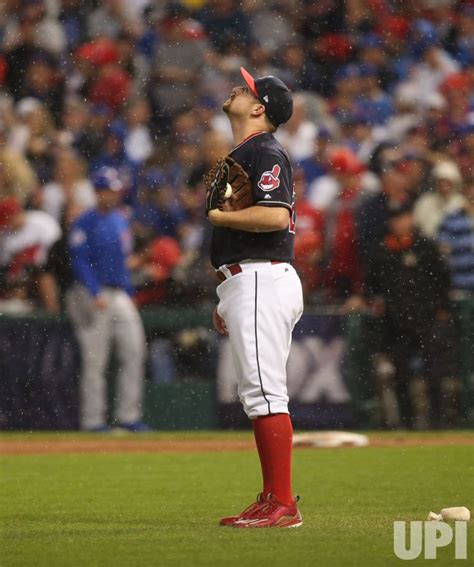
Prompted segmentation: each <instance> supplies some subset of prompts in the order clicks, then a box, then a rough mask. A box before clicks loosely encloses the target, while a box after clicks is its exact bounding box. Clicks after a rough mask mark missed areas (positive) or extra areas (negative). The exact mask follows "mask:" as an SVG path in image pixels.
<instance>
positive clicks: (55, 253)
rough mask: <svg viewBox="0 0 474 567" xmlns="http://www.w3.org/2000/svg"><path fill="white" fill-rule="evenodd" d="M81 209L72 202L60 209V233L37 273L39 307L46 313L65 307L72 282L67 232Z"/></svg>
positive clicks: (59, 310) (55, 311)
mask: <svg viewBox="0 0 474 567" xmlns="http://www.w3.org/2000/svg"><path fill="white" fill-rule="evenodd" d="M81 213H82V210H81V209H80V208H78V207H76V206H75V205H74V204H72V205H69V204H66V205H65V206H64V207H63V209H62V217H61V229H62V235H61V238H60V239H59V240H57V241H56V242H55V243H54V244H53V246H52V247H51V248H50V250H49V253H48V258H47V260H46V262H45V264H44V266H42V268H41V271H40V273H39V274H38V295H39V299H40V302H41V307H43V309H45V310H46V311H47V312H48V313H54V314H59V313H61V312H62V311H64V309H65V298H66V293H67V291H68V290H69V289H70V288H71V286H72V285H73V283H74V274H73V272H72V262H71V254H70V250H69V232H70V230H71V226H72V223H73V222H74V220H75V219H76V218H77V216H78V215H79V214H81Z"/></svg>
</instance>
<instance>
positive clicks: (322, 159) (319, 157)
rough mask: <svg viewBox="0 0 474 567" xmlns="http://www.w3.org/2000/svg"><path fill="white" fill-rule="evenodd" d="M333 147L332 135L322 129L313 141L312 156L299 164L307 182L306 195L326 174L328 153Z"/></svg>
mask: <svg viewBox="0 0 474 567" xmlns="http://www.w3.org/2000/svg"><path fill="white" fill-rule="evenodd" d="M330 146H331V135H330V133H329V131H328V130H326V129H321V130H320V131H319V132H318V135H317V136H316V137H315V139H314V141H313V150H312V152H311V155H309V156H308V157H306V158H304V159H302V160H301V161H299V162H298V167H299V168H300V169H301V171H302V172H303V175H304V180H305V193H306V191H307V188H308V187H309V186H310V185H311V184H312V183H313V181H314V180H315V179H316V178H318V177H321V176H322V175H324V174H325V173H326V163H327V153H328V148H330Z"/></svg>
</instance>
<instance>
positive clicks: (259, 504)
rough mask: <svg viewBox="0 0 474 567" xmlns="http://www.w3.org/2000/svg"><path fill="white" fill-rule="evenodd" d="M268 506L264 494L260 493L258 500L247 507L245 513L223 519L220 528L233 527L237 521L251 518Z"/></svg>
mask: <svg viewBox="0 0 474 567" xmlns="http://www.w3.org/2000/svg"><path fill="white" fill-rule="evenodd" d="M266 505H267V499H266V498H265V497H264V495H263V492H260V494H258V496H257V500H256V501H255V502H253V503H252V504H250V506H247V508H245V510H244V511H243V512H241V513H240V514H239V515H238V516H227V517H226V518H222V520H221V521H220V522H219V525H220V526H232V525H233V524H234V522H236V521H237V520H243V519H245V518H251V517H252V515H253V514H254V513H255V512H257V510H258V509H259V508H261V507H262V506H266Z"/></svg>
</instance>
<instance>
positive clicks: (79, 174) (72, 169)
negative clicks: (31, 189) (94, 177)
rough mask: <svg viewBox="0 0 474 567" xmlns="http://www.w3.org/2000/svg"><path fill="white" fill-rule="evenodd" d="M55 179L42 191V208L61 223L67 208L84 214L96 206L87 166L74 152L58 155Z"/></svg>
mask: <svg viewBox="0 0 474 567" xmlns="http://www.w3.org/2000/svg"><path fill="white" fill-rule="evenodd" d="M55 161H56V163H55V170H54V179H53V181H51V182H50V183H47V184H46V185H45V186H44V187H43V188H42V191H41V193H42V194H41V198H40V199H41V208H42V209H43V210H44V211H46V212H47V213H49V214H50V215H51V216H52V217H54V218H55V219H56V220H58V221H60V220H61V218H62V217H63V215H64V210H65V209H66V208H68V209H70V208H73V209H74V210H75V211H77V212H78V213H79V212H82V211H84V210H86V209H91V208H92V207H94V206H95V203H96V196H95V191H94V188H93V187H92V185H91V183H90V181H89V180H88V179H87V176H86V164H85V163H84V161H83V160H82V159H81V158H80V157H79V156H78V155H76V153H75V152H74V151H72V150H61V151H59V152H58V153H57V155H56V160H55Z"/></svg>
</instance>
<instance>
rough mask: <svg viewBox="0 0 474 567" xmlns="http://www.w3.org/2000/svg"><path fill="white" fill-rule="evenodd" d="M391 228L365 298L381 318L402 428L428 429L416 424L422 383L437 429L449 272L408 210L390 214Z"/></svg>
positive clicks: (382, 348) (405, 207) (381, 346)
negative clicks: (441, 322) (439, 331)
mask: <svg viewBox="0 0 474 567" xmlns="http://www.w3.org/2000/svg"><path fill="white" fill-rule="evenodd" d="M388 228H389V230H388V233H387V235H386V236H385V238H384V240H383V241H382V242H381V243H380V244H379V247H378V250H377V252H376V254H375V256H374V258H373V259H372V261H371V262H370V265H369V272H368V277H367V282H366V295H367V297H368V298H370V300H371V301H375V302H376V304H375V305H374V308H375V309H376V313H379V314H383V328H384V340H383V342H382V344H379V349H380V350H379V352H384V353H387V354H388V355H389V357H390V360H391V362H392V363H393V365H394V367H395V376H394V380H395V391H396V394H397V401H398V409H399V414H400V420H401V424H402V425H403V426H405V427H417V426H420V425H424V426H427V425H428V424H427V423H423V424H422V423H419V422H417V419H416V417H417V415H416V411H415V400H414V391H413V385H414V381H415V379H416V378H418V379H420V380H421V385H422V387H423V389H425V390H426V392H425V393H427V394H428V397H429V404H430V412H429V418H430V423H431V425H437V424H438V423H439V420H440V418H441V417H442V399H441V395H440V384H439V382H438V380H437V376H436V372H434V370H435V368H436V364H437V356H439V354H438V353H439V352H441V351H442V344H440V343H439V340H437V335H436V333H435V330H434V326H435V321H436V319H437V318H439V317H444V313H445V312H446V310H447V306H448V291H449V285H450V284H449V272H448V270H447V267H446V265H445V264H444V262H443V261H442V259H441V257H440V255H439V252H438V251H437V248H436V246H435V244H434V243H433V242H432V241H430V240H427V239H425V238H423V237H420V236H419V235H418V234H417V232H416V230H415V227H414V221H413V215H412V211H411V208H410V205H401V206H399V207H397V208H394V209H392V210H391V212H390V220H389V222H388ZM420 377H421V378H420ZM397 425H399V424H397Z"/></svg>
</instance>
